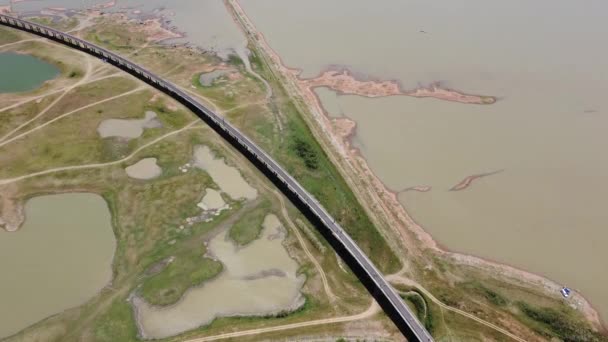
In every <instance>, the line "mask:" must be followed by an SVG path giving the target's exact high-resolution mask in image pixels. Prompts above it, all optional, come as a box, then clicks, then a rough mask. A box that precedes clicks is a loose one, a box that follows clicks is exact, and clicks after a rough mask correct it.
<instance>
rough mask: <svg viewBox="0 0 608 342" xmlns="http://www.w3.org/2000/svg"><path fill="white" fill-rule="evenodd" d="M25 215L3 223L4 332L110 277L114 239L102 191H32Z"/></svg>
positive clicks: (82, 297) (0, 322)
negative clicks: (8, 228) (13, 223)
mask: <svg viewBox="0 0 608 342" xmlns="http://www.w3.org/2000/svg"><path fill="white" fill-rule="evenodd" d="M75 213H77V215H75ZM25 216H26V220H25V222H24V224H23V226H22V227H21V228H20V229H19V230H18V231H16V232H12V233H8V232H5V231H3V230H1V229H0V273H1V274H2V281H0V303H2V305H0V317H2V319H0V338H2V337H5V336H8V335H12V334H14V333H16V332H18V331H19V330H21V329H23V328H25V327H27V326H29V325H31V324H34V323H36V322H37V321H40V320H41V319H44V318H45V317H48V316H50V315H53V314H55V313H58V312H61V311H63V310H65V309H68V308H72V307H75V306H78V305H80V304H82V303H83V302H85V301H86V300H88V299H90V298H91V297H93V296H94V295H95V293H97V292H98V291H99V290H101V289H102V288H103V287H104V286H105V285H106V284H107V283H108V282H109V281H110V280H111V277H112V269H111V264H112V257H113V255H114V250H115V248H116V240H115V238H114V234H113V231H112V225H111V217H110V211H109V209H108V206H107V204H106V202H105V201H104V200H103V199H102V198H101V197H100V196H98V195H94V194H89V193H71V194H60V195H47V196H40V197H34V198H32V199H30V200H29V201H27V203H26V204H25Z"/></svg>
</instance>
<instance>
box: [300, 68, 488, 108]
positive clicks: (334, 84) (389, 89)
mask: <svg viewBox="0 0 608 342" xmlns="http://www.w3.org/2000/svg"><path fill="white" fill-rule="evenodd" d="M300 84H301V85H302V86H303V87H307V88H308V91H311V90H312V89H314V88H317V87H327V88H330V89H333V90H335V91H337V92H339V93H340V94H348V95H359V96H365V97H381V96H397V95H403V96H413V97H432V98H435V99H439V100H444V101H452V102H459V103H466V104H492V103H494V102H496V98H495V97H492V96H481V95H469V94H464V93H461V92H459V91H456V90H452V89H447V88H443V87H442V86H441V84H440V83H439V82H435V83H432V84H430V85H429V86H427V87H419V88H416V89H414V90H403V89H401V85H400V84H399V82H397V81H394V80H389V81H377V80H368V81H364V80H358V79H357V78H356V77H355V76H353V75H352V73H351V72H350V71H348V70H347V69H343V70H327V71H325V72H323V73H322V74H321V75H320V76H318V77H316V78H311V79H304V80H301V81H300Z"/></svg>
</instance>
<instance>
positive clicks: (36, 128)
mask: <svg viewBox="0 0 608 342" xmlns="http://www.w3.org/2000/svg"><path fill="white" fill-rule="evenodd" d="M143 89H146V87H144V86H140V87H137V88H135V89H133V90H129V91H127V92H125V93H122V94H119V95H115V96H112V97H109V98H107V99H103V100H99V101H96V102H93V103H90V104H88V105H86V106H82V107H80V108H76V109H74V110H72V111H71V112H67V113H64V114H61V115H60V116H58V117H56V118H53V119H52V120H49V121H47V122H45V123H43V124H41V125H39V126H36V127H34V128H32V129H30V130H29V131H26V132H23V133H21V134H19V135H16V136H14V137H12V138H10V139H8V140H4V141H1V142H0V147H3V146H4V145H7V144H10V143H11V142H13V141H15V140H18V139H21V138H23V137H25V136H27V135H29V134H30V133H32V132H35V131H38V130H40V129H42V128H44V127H46V126H48V125H50V124H52V123H53V122H55V121H57V120H61V119H63V118H64V117H66V116H69V115H72V114H74V113H76V112H79V111H81V110H83V109H87V108H91V107H93V106H96V105H98V104H101V103H105V102H108V101H112V100H115V99H117V98H120V97H123V96H127V95H131V94H133V93H136V92H138V91H141V90H143Z"/></svg>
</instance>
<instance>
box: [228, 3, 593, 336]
mask: <svg viewBox="0 0 608 342" xmlns="http://www.w3.org/2000/svg"><path fill="white" fill-rule="evenodd" d="M225 3H226V5H227V7H228V8H229V10H230V11H231V13H232V14H233V18H234V19H235V22H236V23H237V24H238V25H239V26H240V27H241V28H242V30H243V32H244V33H245V34H246V35H247V36H248V37H249V38H250V42H251V43H253V44H254V46H255V48H256V49H257V50H260V51H261V52H260V53H262V54H263V55H265V57H267V58H266V59H265V60H266V62H267V64H268V65H269V67H270V68H271V69H274V72H276V73H277V74H278V76H277V77H278V78H280V79H281V80H282V81H283V82H284V84H285V87H286V89H287V91H288V92H289V93H290V95H292V96H293V97H294V98H298V99H301V101H302V104H303V107H304V108H305V110H303V111H304V112H308V113H310V114H308V115H310V117H311V119H312V121H313V123H312V124H311V126H313V127H314V128H315V129H316V130H317V132H316V134H315V135H316V136H317V137H320V138H321V140H323V141H324V144H323V146H324V147H325V148H326V149H327V150H329V151H330V153H329V154H333V156H332V157H333V158H332V159H333V160H334V161H335V164H336V165H337V166H338V167H339V169H340V171H341V173H342V174H343V176H344V177H345V178H346V179H347V180H348V181H349V184H350V185H351V188H353V190H354V191H355V192H356V193H357V196H358V197H359V199H360V202H361V203H375V204H374V205H368V207H367V208H366V209H367V210H368V212H370V213H371V215H372V216H373V217H374V219H376V220H377V221H376V222H378V221H383V222H384V223H383V224H380V225H381V226H383V227H387V226H392V227H399V228H397V229H393V233H394V234H397V236H401V238H402V240H403V241H402V242H403V244H404V245H405V246H406V248H407V249H408V251H411V250H418V251H419V252H418V253H414V254H417V255H420V253H422V254H424V253H427V252H428V251H431V253H432V254H435V255H436V256H437V257H439V258H441V259H443V260H445V261H448V262H450V263H453V264H454V266H456V267H461V268H463V269H471V270H473V271H475V272H478V271H481V272H483V273H485V274H489V275H492V276H493V277H495V278H497V279H501V280H503V281H505V282H506V283H511V284H515V283H517V284H519V285H518V286H524V287H528V288H530V289H535V290H536V291H539V292H540V293H542V294H543V296H546V297H547V298H551V299H550V300H552V301H554V302H555V303H560V302H562V298H561V295H560V294H559V290H560V289H561V286H560V285H559V284H557V283H556V282H554V281H552V280H550V279H547V278H544V277H542V276H540V275H537V274H532V273H530V272H527V271H524V270H521V269H517V268H515V267H512V266H510V265H506V264H500V263H497V262H494V261H489V260H485V259H482V258H479V257H476V256H472V255H465V254H461V253H455V252H451V251H449V250H447V249H445V248H442V247H440V246H439V245H438V244H437V243H436V242H435V241H434V240H433V238H432V237H431V236H430V235H429V234H428V233H427V232H426V231H425V230H424V229H423V228H422V227H421V226H420V225H418V224H417V223H416V222H415V221H414V220H413V219H412V218H411V216H409V214H408V213H407V211H406V210H405V208H404V207H403V205H401V203H399V201H398V200H397V196H396V194H395V193H394V192H392V191H390V190H389V189H388V188H387V187H386V186H385V185H384V184H383V183H382V181H381V180H379V179H378V178H377V176H375V175H374V174H373V172H372V171H371V169H370V167H369V166H368V164H367V162H366V161H365V159H364V158H363V157H362V156H361V154H360V153H359V151H358V150H357V149H355V148H353V147H352V144H351V141H350V140H351V137H352V135H353V134H354V132H355V129H356V124H355V123H354V122H353V121H352V120H349V119H347V118H342V117H341V118H331V117H330V116H329V115H328V113H327V112H326V111H325V109H324V108H323V106H322V105H321V103H320V100H319V98H318V96H316V94H315V93H314V92H313V91H312V89H313V88H314V87H323V86H325V87H328V88H331V89H333V90H337V91H338V92H342V93H353V94H355V95H362V96H371V97H373V96H383V95H384V96H387V95H389V96H390V95H411V96H415V95H413V94H418V95H420V96H423V97H426V96H429V95H430V93H429V89H428V88H426V90H423V89H418V90H413V91H411V92H409V94H404V92H403V91H402V90H401V89H400V87H399V84H398V83H396V82H394V81H384V82H378V81H375V82H374V81H367V82H365V81H358V80H356V79H355V78H354V77H352V76H351V72H350V71H348V70H344V69H342V70H341V71H335V70H329V71H326V72H325V73H323V74H322V75H321V76H320V77H317V78H313V79H304V80H302V79H300V78H299V74H300V71H299V70H297V69H292V68H289V67H287V66H285V65H284V64H283V62H282V60H281V57H280V56H279V55H278V54H277V52H276V51H274V50H273V49H272V47H270V45H269V44H268V42H267V40H266V39H265V37H264V35H263V33H261V32H259V31H258V30H257V29H256V27H255V24H253V23H252V21H251V19H250V18H249V17H248V16H247V14H246V12H245V11H244V10H243V8H242V7H241V6H240V4H239V3H238V1H236V0H226V1H225ZM429 88H430V89H432V90H433V91H435V93H434V95H437V96H432V95H431V97H435V98H438V99H441V100H447V101H455V102H464V103H469V104H492V103H495V102H496V100H497V99H496V98H495V97H491V96H481V95H467V94H462V93H459V92H456V91H452V90H449V89H442V88H440V85H438V84H434V85H431V86H430V87H429ZM358 92H359V93H358ZM405 93H407V92H405ZM448 94H449V96H447V95H448ZM458 99H461V100H463V101H458ZM313 130H314V129H313ZM491 174H494V173H491ZM483 176H485V175H483ZM477 178H480V175H477V176H470V177H467V178H466V179H465V180H463V182H461V183H462V184H458V185H462V186H463V187H458V186H456V188H458V189H459V190H460V189H461V188H465V187H466V186H468V185H470V183H471V182H472V181H474V180H475V179H477ZM465 184H466V186H464V185H465ZM408 190H414V191H423V192H424V191H428V190H430V189H428V188H427V187H416V188H412V189H408ZM419 244H422V246H421V247H420V246H416V245H419ZM409 254H412V253H411V252H410V253H409ZM435 258H436V257H435ZM421 259H423V260H424V259H425V258H424V257H422V258H421ZM445 261H444V262H445ZM419 266H420V265H419ZM427 266H428V267H431V266H430V265H427ZM571 303H576V304H570V305H576V307H577V310H578V312H580V313H581V314H582V315H583V316H584V317H585V318H586V319H587V320H588V322H589V323H591V325H592V326H593V327H594V329H595V330H596V331H605V327H604V326H603V323H602V321H601V319H600V317H599V314H598V313H597V311H595V309H594V308H593V307H592V306H591V304H590V303H589V302H588V301H587V300H586V299H585V298H584V297H583V296H582V295H581V294H580V293H575V294H574V298H571Z"/></svg>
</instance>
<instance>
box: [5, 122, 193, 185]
mask: <svg viewBox="0 0 608 342" xmlns="http://www.w3.org/2000/svg"><path fill="white" fill-rule="evenodd" d="M199 122H200V121H199V120H198V119H196V120H193V121H191V122H190V123H189V124H187V125H186V126H184V127H182V128H180V129H177V130H175V131H172V132H169V133H167V134H164V135H162V136H160V137H158V138H156V139H154V140H152V141H150V142H148V143H146V144H144V145H142V146H140V147H138V148H137V149H136V150H135V151H133V152H131V154H129V155H128V156H126V157H124V158H122V159H118V160H114V161H111V162H106V163H94V164H85V165H73V166H63V167H56V168H52V169H48V170H44V171H38V172H32V173H29V174H26V175H23V176H19V177H14V178H5V179H0V186H1V185H6V184H10V183H15V182H19V181H22V180H24V179H28V178H33V177H38V176H43V175H48V174H51V173H56V172H62V171H69V170H83V169H93V168H98V167H106V166H111V165H116V164H120V163H122V162H125V161H127V160H129V159H131V158H133V157H135V155H137V153H139V152H141V150H143V149H145V148H147V147H150V146H152V145H154V144H156V143H158V142H159V141H161V140H164V139H166V138H168V137H170V136H173V135H175V134H178V133H181V132H183V131H185V130H188V129H197V128H198V127H192V126H194V125H195V124H196V123H199Z"/></svg>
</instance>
